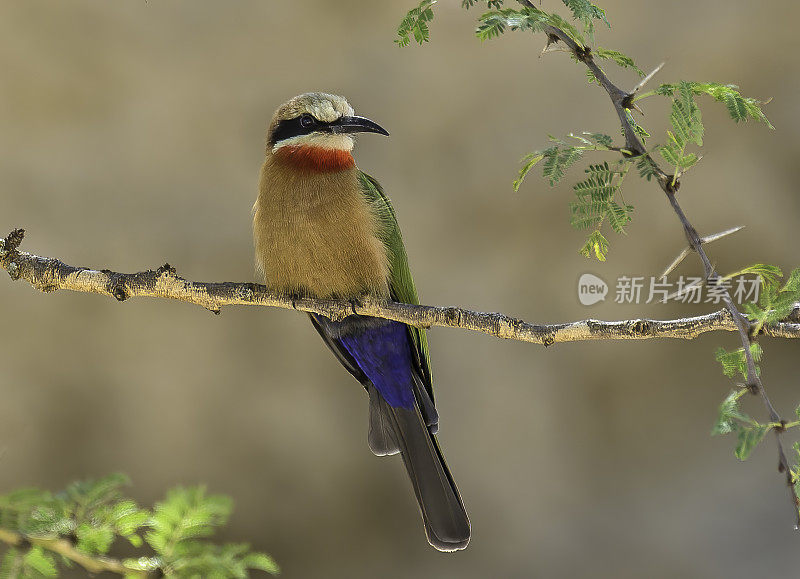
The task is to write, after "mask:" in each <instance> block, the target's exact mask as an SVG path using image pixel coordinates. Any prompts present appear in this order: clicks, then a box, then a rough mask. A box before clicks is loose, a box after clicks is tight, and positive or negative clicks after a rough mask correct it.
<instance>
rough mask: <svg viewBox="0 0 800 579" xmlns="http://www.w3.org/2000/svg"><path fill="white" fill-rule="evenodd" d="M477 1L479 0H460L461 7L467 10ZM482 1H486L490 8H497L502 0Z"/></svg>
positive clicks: (501, 4)
mask: <svg viewBox="0 0 800 579" xmlns="http://www.w3.org/2000/svg"><path fill="white" fill-rule="evenodd" d="M478 1H479V0H461V7H462V8H464V9H466V10H469V9H470V8H472V7H473V6H475V4H476V3H477V2H478ZM484 1H485V2H486V7H487V8H489V9H490V10H491V9H492V8H495V9H499V8H502V7H503V0H484Z"/></svg>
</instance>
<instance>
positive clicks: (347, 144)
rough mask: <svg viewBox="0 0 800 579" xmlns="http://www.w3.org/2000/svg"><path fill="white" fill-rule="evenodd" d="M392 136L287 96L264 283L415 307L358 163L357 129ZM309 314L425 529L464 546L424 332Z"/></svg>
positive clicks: (270, 173)
mask: <svg viewBox="0 0 800 579" xmlns="http://www.w3.org/2000/svg"><path fill="white" fill-rule="evenodd" d="M359 132H368V133H378V134H382V135H388V134H389V133H387V132H386V131H385V130H384V129H383V128H381V127H380V126H379V125H378V124H376V123H374V122H372V121H370V120H369V119H365V118H363V117H357V116H354V114H353V108H352V107H351V106H350V105H349V104H348V103H347V101H346V100H345V99H344V98H342V97H339V96H335V95H331V94H325V93H319V92H314V93H306V94H302V95H299V96H296V97H294V98H293V99H291V100H290V101H288V102H287V103H285V104H283V105H281V106H280V107H279V108H278V110H277V111H276V112H275V116H274V117H273V119H272V123H271V124H270V126H269V130H268V134H267V151H266V160H265V161H264V166H263V167H262V169H261V180H260V186H259V192H258V199H257V201H256V203H255V206H254V220H253V232H254V239H255V250H256V264H257V267H258V269H259V271H260V273H261V274H262V275H263V277H264V280H265V283H266V285H267V287H268V288H269V289H271V290H273V291H275V292H278V293H280V294H282V295H286V296H292V297H300V296H303V297H313V298H339V299H354V298H360V297H363V296H372V297H376V298H382V299H391V300H394V301H398V302H404V303H409V304H417V303H419V301H418V297H417V290H416V288H415V287H414V281H413V279H412V278H411V272H410V270H409V267H408V259H407V257H406V251H405V248H404V247H403V240H402V238H401V236H400V229H399V227H398V225H397V220H396V218H395V214H394V210H393V209H392V206H391V204H390V203H389V199H388V198H387V197H386V195H385V194H384V193H383V190H382V189H381V186H380V185H379V184H378V182H377V181H376V180H375V179H373V178H372V177H370V176H369V175H367V174H366V173H363V172H362V171H360V170H359V169H358V168H357V167H356V165H355V161H354V160H353V155H352V150H353V137H352V135H353V133H359ZM311 322H312V324H313V325H314V327H315V328H316V329H317V331H318V332H319V334H320V336H322V339H323V340H324V341H325V343H326V344H327V345H328V347H329V348H330V349H331V350H332V351H333V353H334V355H335V356H336V358H337V359H338V360H339V362H341V364H342V365H343V366H344V367H345V368H346V369H347V371H348V372H350V373H351V374H352V375H353V376H354V377H355V378H356V379H357V380H358V381H359V382H361V384H362V385H363V386H364V387H365V389H366V391H367V393H368V394H369V435H368V441H369V446H370V448H371V449H372V452H374V453H375V454H376V455H379V456H382V455H389V454H397V453H398V452H399V453H400V455H401V456H402V457H403V462H404V463H405V467H406V470H407V471H408V476H409V478H410V479H411V484H412V485H413V487H414V493H415V494H416V497H417V502H418V503H419V508H420V511H421V512H422V519H423V521H424V524H425V532H426V534H427V536H428V541H429V542H430V544H431V545H433V546H434V547H435V548H437V549H439V550H441V551H455V550H459V549H463V548H464V547H466V546H467V543H468V542H469V537H470V523H469V518H468V517H467V513H466V511H465V510H464V505H463V503H462V501H461V497H460V496H459V493H458V489H457V488H456V485H455V482H454V481H453V477H452V475H451V474H450V471H449V470H448V468H447V465H446V464H445V461H444V456H443V455H442V451H441V449H440V448H439V444H438V442H437V440H436V436H435V434H436V432H437V430H438V422H439V418H438V415H437V412H436V407H435V406H434V402H433V388H432V381H431V369H430V360H429V356H428V344H427V340H426V337H425V331H424V330H422V329H419V328H415V327H412V326H408V325H406V324H402V323H399V322H394V321H389V320H384V319H379V318H373V317H366V316H357V315H352V316H349V317H347V318H345V319H344V320H341V321H338V322H332V321H330V320H329V319H328V318H325V317H324V316H320V315H316V314H312V315H311Z"/></svg>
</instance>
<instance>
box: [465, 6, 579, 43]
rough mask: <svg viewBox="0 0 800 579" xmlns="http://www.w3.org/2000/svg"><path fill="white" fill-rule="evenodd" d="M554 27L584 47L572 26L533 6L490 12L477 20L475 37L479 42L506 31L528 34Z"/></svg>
mask: <svg viewBox="0 0 800 579" xmlns="http://www.w3.org/2000/svg"><path fill="white" fill-rule="evenodd" d="M547 26H554V27H556V28H558V29H560V30H561V31H562V32H564V34H566V35H567V36H568V37H569V38H571V39H572V40H573V41H575V43H576V44H577V45H578V46H580V47H585V46H586V39H585V38H584V37H583V35H582V34H581V33H580V32H579V31H578V29H577V28H575V27H574V26H573V25H572V24H570V23H569V22H567V21H566V20H564V19H563V18H562V17H561V16H559V15H558V14H550V13H548V12H545V11H544V10H540V9H539V8H536V7H533V6H525V7H523V8H520V9H514V8H501V9H498V10H490V11H488V12H486V13H484V14H482V15H481V16H480V18H478V27H477V28H476V29H475V35H476V36H477V37H478V38H480V39H481V40H490V39H492V38H497V37H498V36H500V35H501V34H503V33H504V32H505V31H506V28H508V29H511V30H528V31H530V32H534V33H536V32H544V31H545V27H547Z"/></svg>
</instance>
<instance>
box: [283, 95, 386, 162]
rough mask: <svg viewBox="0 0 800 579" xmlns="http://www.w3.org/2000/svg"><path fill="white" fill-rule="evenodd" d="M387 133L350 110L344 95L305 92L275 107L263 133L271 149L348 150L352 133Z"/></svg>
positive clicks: (351, 141)
mask: <svg viewBox="0 0 800 579" xmlns="http://www.w3.org/2000/svg"><path fill="white" fill-rule="evenodd" d="M362 132H366V133H379V134H381V135H387V136H388V135H389V133H388V132H387V131H386V130H385V129H384V128H382V127H381V126H380V125H378V124H377V123H374V122H372V121H371V120H369V119H365V118H364V117H357V116H354V114H353V107H351V106H350V104H349V103H348V102H347V100H346V99H345V98H344V97H340V96H336V95H332V94H327V93H323V92H308V93H305V94H301V95H298V96H296V97H294V98H292V99H291V100H289V101H288V102H286V103H284V104H282V105H281V106H280V107H278V110H277V111H275V116H273V118H272V123H271V124H270V127H269V132H268V134H267V146H268V149H270V150H271V151H272V152H273V153H275V152H277V151H278V150H279V149H281V148H282V147H291V148H298V147H314V148H321V149H333V150H338V151H347V152H349V151H351V150H352V149H353V138H352V136H351V135H352V134H353V133H362Z"/></svg>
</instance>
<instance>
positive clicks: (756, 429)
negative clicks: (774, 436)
mask: <svg viewBox="0 0 800 579" xmlns="http://www.w3.org/2000/svg"><path fill="white" fill-rule="evenodd" d="M746 393H747V390H746V389H739V390H733V391H732V392H731V393H730V394H728V396H727V397H726V398H725V400H723V401H722V404H720V406H719V412H718V413H717V421H716V423H715V424H714V427H713V428H712V429H711V435H712V436H716V435H720V434H730V433H732V432H735V433H736V437H737V443H736V448H735V449H734V451H733V454H734V455H735V456H736V458H738V459H739V460H747V458H748V457H749V456H750V453H752V452H753V449H754V448H755V447H756V446H757V445H758V443H759V442H761V440H763V438H764V436H765V435H766V434H767V432H769V431H770V429H771V428H773V425H771V424H760V423H758V422H756V421H755V420H753V419H752V418H750V417H749V416H748V415H747V414H745V413H744V412H742V411H741V409H740V408H739V399H740V398H741V397H742V396H743V395H744V394H746Z"/></svg>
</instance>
